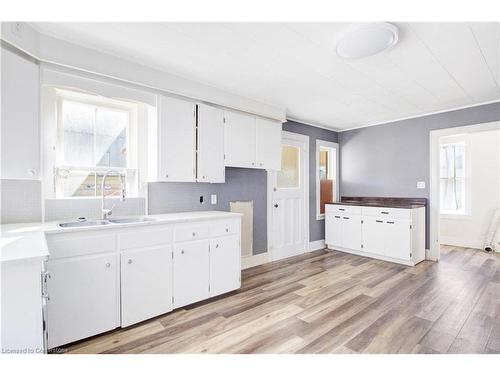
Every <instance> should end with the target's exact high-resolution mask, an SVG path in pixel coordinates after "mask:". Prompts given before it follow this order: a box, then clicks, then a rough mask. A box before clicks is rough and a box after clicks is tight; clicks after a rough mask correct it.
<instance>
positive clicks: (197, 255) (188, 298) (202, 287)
mask: <svg viewBox="0 0 500 375" xmlns="http://www.w3.org/2000/svg"><path fill="white" fill-rule="evenodd" d="M209 243H210V242H209V240H199V241H189V242H182V243H177V244H174V267H173V273H174V308H177V307H181V306H186V305H189V304H191V303H194V302H198V301H201V300H204V299H207V298H208V297H209V291H208V289H209V285H210V278H209V277H210V276H209V275H210V268H209V264H210V263H209V249H208V246H209Z"/></svg>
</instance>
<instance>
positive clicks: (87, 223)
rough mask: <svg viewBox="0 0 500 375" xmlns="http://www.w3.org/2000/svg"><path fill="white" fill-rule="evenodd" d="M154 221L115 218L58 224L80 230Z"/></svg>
mask: <svg viewBox="0 0 500 375" xmlns="http://www.w3.org/2000/svg"><path fill="white" fill-rule="evenodd" d="M155 220H156V219H153V218H150V217H126V218H116V219H105V220H86V219H81V220H77V221H69V222H66V223H60V224H59V226H60V227H61V228H81V227H96V226H101V225H113V224H135V223H145V222H150V221H155Z"/></svg>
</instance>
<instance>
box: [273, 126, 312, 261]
mask: <svg viewBox="0 0 500 375" xmlns="http://www.w3.org/2000/svg"><path fill="white" fill-rule="evenodd" d="M308 144H309V140H308V137H304V138H303V139H300V136H287V133H286V132H283V139H282V144H281V170H280V171H277V172H269V174H268V178H269V182H270V189H271V192H270V198H271V199H270V207H269V210H270V215H269V218H270V220H271V225H270V237H271V238H270V249H271V257H272V259H273V260H277V259H283V258H288V257H291V256H294V255H299V254H303V253H304V252H305V251H306V249H308V246H307V245H308V242H309V220H308V217H309V210H308V204H307V203H308V202H307V199H306V197H307V191H308V185H307V184H308V183H309V178H308V173H307V166H308V162H309V154H308V152H309V151H308Z"/></svg>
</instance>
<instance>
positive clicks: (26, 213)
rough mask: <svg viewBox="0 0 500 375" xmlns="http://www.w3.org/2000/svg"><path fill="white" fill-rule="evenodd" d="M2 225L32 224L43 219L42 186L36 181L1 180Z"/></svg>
mask: <svg viewBox="0 0 500 375" xmlns="http://www.w3.org/2000/svg"><path fill="white" fill-rule="evenodd" d="M0 186H1V190H0V194H1V207H0V208H1V210H0V211H1V223H2V224H9V223H30V222H38V221H40V220H41V218H42V200H41V195H42V186H41V182H40V181H36V180H5V179H2V180H1V185H0Z"/></svg>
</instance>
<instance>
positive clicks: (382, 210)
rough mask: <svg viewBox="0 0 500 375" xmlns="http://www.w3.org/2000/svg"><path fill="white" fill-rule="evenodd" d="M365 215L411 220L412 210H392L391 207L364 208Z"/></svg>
mask: <svg viewBox="0 0 500 375" xmlns="http://www.w3.org/2000/svg"><path fill="white" fill-rule="evenodd" d="M362 213H363V215H367V216H382V217H385V216H387V217H397V218H401V219H410V218H411V209H407V208H391V207H363V208H362Z"/></svg>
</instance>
